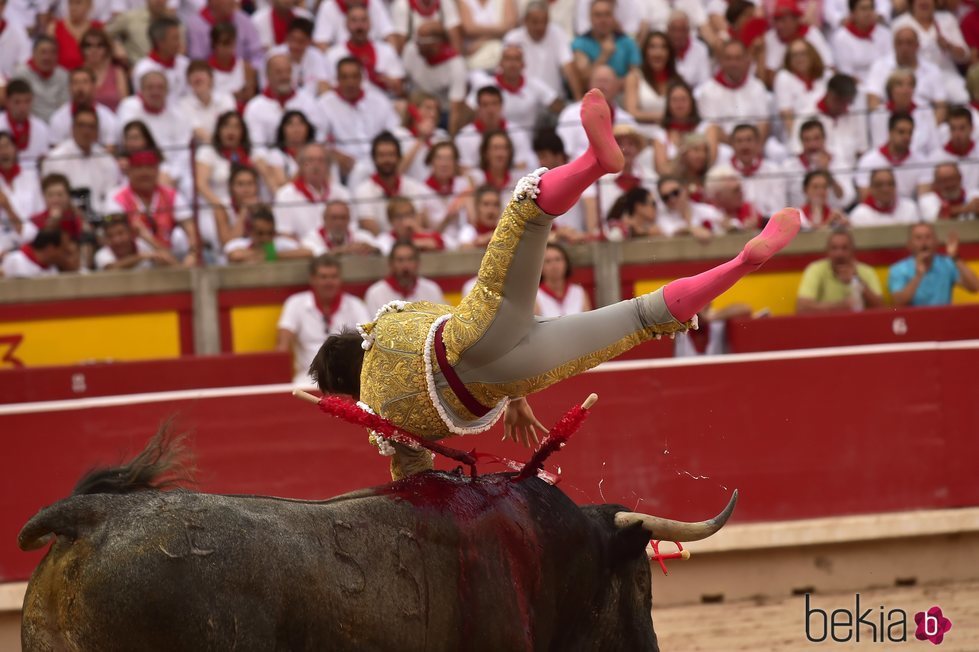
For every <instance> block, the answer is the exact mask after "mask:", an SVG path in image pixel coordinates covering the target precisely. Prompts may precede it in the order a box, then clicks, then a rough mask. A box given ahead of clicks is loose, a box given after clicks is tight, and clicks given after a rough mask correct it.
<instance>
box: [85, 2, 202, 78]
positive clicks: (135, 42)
mask: <svg viewBox="0 0 979 652" xmlns="http://www.w3.org/2000/svg"><path fill="white" fill-rule="evenodd" d="M169 4H170V2H169V0H146V2H140V3H136V5H135V6H129V7H128V8H127V9H126V10H125V11H122V12H120V13H117V14H116V15H115V16H113V17H112V19H111V20H110V21H109V22H108V24H107V25H106V27H105V32H106V33H107V34H108V35H109V36H110V37H112V40H113V41H114V42H115V43H117V44H118V45H119V47H121V48H122V50H123V52H124V53H125V59H126V60H128V61H130V62H134V61H139V60H140V59H142V58H143V57H145V56H146V55H147V54H149V52H150V50H151V49H152V48H153V43H152V42H151V41H150V37H149V28H150V25H151V24H152V23H153V21H155V20H157V19H159V18H173V17H174V14H175V12H174V10H173V8H171V7H170V6H169ZM180 31H181V40H183V24H181V27H180ZM84 50H85V43H84V39H82V54H85V51H84ZM109 54H111V53H110V52H109V51H108V50H107V51H106V55H107V56H108V55H109ZM86 65H89V64H87V63H86Z"/></svg>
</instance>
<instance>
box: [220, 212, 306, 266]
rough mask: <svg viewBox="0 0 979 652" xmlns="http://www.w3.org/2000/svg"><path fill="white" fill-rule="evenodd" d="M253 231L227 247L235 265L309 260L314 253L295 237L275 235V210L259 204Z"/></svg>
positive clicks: (228, 254)
mask: <svg viewBox="0 0 979 652" xmlns="http://www.w3.org/2000/svg"><path fill="white" fill-rule="evenodd" d="M251 218H252V220H251V231H250V232H249V233H248V235H247V236H244V237H240V238H234V239H233V240H229V241H228V243H227V244H225V245H224V254H225V255H226V256H227V257H228V262H229V263H233V264H248V265H254V264H256V263H272V262H275V261H277V260H295V259H297V258H309V257H311V256H312V253H311V252H310V251H309V250H308V249H305V248H303V247H302V246H300V244H299V243H298V242H296V240H295V239H294V238H288V237H285V236H281V235H278V234H276V232H275V216H274V215H273V214H272V209H270V208H269V207H268V206H265V205H259V206H257V207H255V209H254V210H252V211H251Z"/></svg>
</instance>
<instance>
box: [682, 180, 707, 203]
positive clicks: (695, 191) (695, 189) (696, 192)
mask: <svg viewBox="0 0 979 652" xmlns="http://www.w3.org/2000/svg"><path fill="white" fill-rule="evenodd" d="M687 193H688V194H689V195H690V200H691V201H695V202H697V203H698V204H706V203H707V196H706V195H705V194H704V187H703V186H701V185H698V184H696V183H691V184H689V185H688V186H687Z"/></svg>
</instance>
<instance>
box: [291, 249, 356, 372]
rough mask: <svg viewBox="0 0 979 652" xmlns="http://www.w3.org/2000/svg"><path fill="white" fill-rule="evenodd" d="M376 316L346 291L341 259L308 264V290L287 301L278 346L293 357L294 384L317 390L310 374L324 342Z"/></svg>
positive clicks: (326, 257)
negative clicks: (314, 359) (310, 369)
mask: <svg viewBox="0 0 979 652" xmlns="http://www.w3.org/2000/svg"><path fill="white" fill-rule="evenodd" d="M373 314H374V313H368V312H367V308H366V307H365V306H364V302H363V301H361V300H360V299H358V298H357V297H355V296H353V295H351V294H347V293H346V292H344V291H343V275H342V272H341V268H340V259H339V258H337V257H335V256H332V255H330V254H323V255H321V256H317V257H316V258H313V259H312V260H311V261H309V289H308V290H305V291H303V292H299V293H298V294H294V295H292V296H291V297H289V298H288V299H286V302H285V304H284V305H283V306H282V315H281V316H280V317H279V324H278V339H277V341H276V346H275V349H276V350H277V351H284V352H286V353H291V354H292V356H293V362H294V369H295V376H294V377H293V379H292V380H293V382H294V383H303V384H306V385H310V386H314V385H315V383H314V382H313V381H312V379H310V377H309V373H308V371H307V370H308V369H309V365H310V364H311V363H312V362H313V358H314V357H316V352H317V351H319V349H320V347H321V346H322V345H323V341H324V340H325V339H326V338H327V337H328V336H330V335H333V334H337V333H342V332H343V331H345V330H353V329H355V328H356V327H357V324H363V323H366V322H368V321H370V320H371V317H372V316H373Z"/></svg>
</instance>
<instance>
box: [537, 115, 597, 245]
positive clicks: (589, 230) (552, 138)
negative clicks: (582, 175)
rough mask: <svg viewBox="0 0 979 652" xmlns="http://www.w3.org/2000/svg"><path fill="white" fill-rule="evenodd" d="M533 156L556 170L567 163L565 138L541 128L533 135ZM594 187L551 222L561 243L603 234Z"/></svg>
mask: <svg viewBox="0 0 979 652" xmlns="http://www.w3.org/2000/svg"><path fill="white" fill-rule="evenodd" d="M534 155H535V156H536V157H537V160H538V161H539V162H540V166H541V167H545V168H548V169H549V170H553V169H554V168H557V167H560V166H562V165H565V164H566V163H567V162H568V155H567V153H566V152H565V151H564V141H562V140H561V137H560V136H558V134H557V132H556V131H555V130H553V129H541V130H538V131H537V133H536V134H534ZM595 195H596V193H595V192H594V190H589V191H586V192H585V193H584V194H583V195H582V197H581V199H579V200H578V203H577V204H575V205H574V206H572V207H571V208H570V209H569V210H568V211H567V212H565V214H564V215H558V216H557V218H556V219H555V220H554V221H553V222H552V223H551V230H552V231H553V232H554V234H555V235H556V236H557V238H558V239H559V240H561V241H562V242H566V243H568V244H576V243H579V242H584V241H586V240H587V239H588V238H589V237H590V236H595V237H598V236H599V235H601V233H602V224H601V219H600V218H599V208H598V201H597V198H596V196H595Z"/></svg>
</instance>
